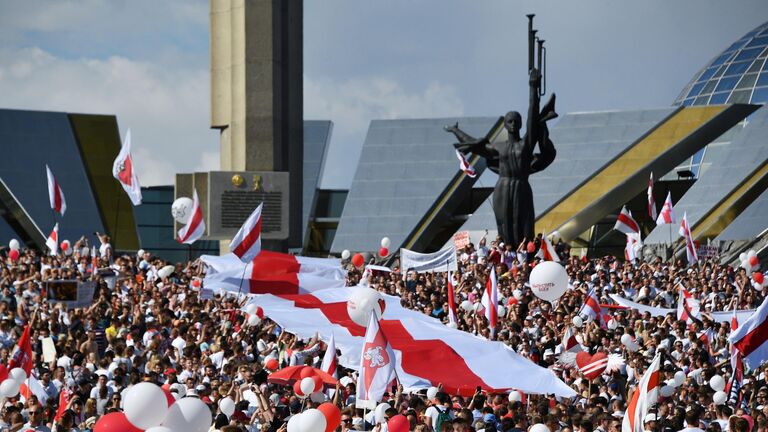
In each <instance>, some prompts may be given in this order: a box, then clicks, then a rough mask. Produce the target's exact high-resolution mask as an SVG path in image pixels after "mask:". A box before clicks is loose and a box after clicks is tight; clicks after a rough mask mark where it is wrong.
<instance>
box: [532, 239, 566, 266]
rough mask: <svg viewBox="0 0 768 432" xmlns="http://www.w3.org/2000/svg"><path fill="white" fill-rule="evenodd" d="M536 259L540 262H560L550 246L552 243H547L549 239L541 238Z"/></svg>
mask: <svg viewBox="0 0 768 432" xmlns="http://www.w3.org/2000/svg"><path fill="white" fill-rule="evenodd" d="M536 258H538V259H540V260H542V261H554V262H560V257H559V256H558V255H557V252H556V251H555V248H554V247H553V246H552V242H551V241H549V237H547V236H543V237H542V239H541V245H540V246H539V251H538V252H536Z"/></svg>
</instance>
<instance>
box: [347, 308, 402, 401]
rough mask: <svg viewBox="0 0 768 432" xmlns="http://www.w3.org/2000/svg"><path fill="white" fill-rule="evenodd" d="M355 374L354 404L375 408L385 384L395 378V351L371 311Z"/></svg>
mask: <svg viewBox="0 0 768 432" xmlns="http://www.w3.org/2000/svg"><path fill="white" fill-rule="evenodd" d="M357 374H358V376H357V399H356V401H355V406H356V407H357V408H367V409H375V408H376V405H378V403H379V401H380V400H381V398H382V396H384V393H386V392H387V385H388V384H389V383H390V382H391V381H392V380H393V379H395V352H394V351H393V350H392V347H391V346H390V345H389V342H387V338H386V337H385V336H384V332H382V331H381V327H380V326H379V318H378V317H377V316H376V314H375V313H371V318H370V319H369V321H368V329H367V330H366V332H365V342H364V343H363V350H362V353H361V354H360V369H358V371H357Z"/></svg>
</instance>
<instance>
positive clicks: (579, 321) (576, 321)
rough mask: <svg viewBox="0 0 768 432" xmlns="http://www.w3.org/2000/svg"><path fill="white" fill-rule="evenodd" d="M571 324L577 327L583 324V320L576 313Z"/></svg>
mask: <svg viewBox="0 0 768 432" xmlns="http://www.w3.org/2000/svg"><path fill="white" fill-rule="evenodd" d="M573 325H575V326H576V327H577V328H579V327H581V326H583V325H584V320H583V319H582V318H581V317H580V316H578V315H576V316H575V317H573Z"/></svg>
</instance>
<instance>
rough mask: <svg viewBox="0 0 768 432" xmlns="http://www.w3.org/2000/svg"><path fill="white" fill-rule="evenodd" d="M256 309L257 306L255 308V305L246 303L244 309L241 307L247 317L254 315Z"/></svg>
mask: <svg viewBox="0 0 768 432" xmlns="http://www.w3.org/2000/svg"><path fill="white" fill-rule="evenodd" d="M257 307H258V306H256V303H248V304H247V305H245V307H243V312H245V313H247V314H248V315H253V314H254V313H256V308H257Z"/></svg>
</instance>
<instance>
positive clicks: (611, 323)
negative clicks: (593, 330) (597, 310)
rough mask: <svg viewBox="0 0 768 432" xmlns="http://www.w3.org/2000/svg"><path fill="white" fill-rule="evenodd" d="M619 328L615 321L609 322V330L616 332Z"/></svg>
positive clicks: (610, 320)
mask: <svg viewBox="0 0 768 432" xmlns="http://www.w3.org/2000/svg"><path fill="white" fill-rule="evenodd" d="M618 327H619V323H617V322H616V320H615V319H613V318H611V319H609V320H608V330H616V329H617V328H618Z"/></svg>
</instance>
